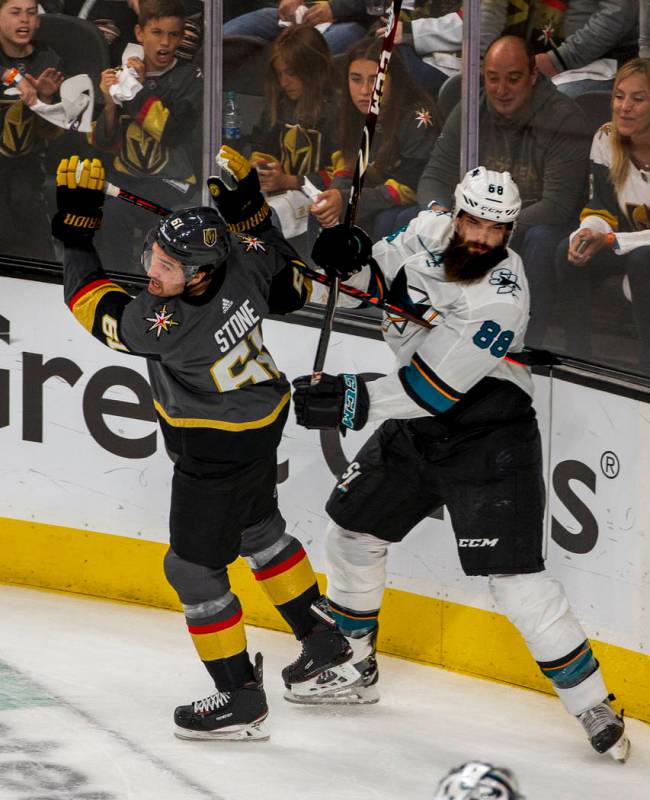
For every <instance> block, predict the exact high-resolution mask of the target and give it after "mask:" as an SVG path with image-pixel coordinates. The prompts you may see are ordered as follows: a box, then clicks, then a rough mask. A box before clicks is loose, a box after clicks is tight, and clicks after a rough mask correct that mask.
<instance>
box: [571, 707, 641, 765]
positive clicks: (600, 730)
mask: <svg viewBox="0 0 650 800" xmlns="http://www.w3.org/2000/svg"><path fill="white" fill-rule="evenodd" d="M613 699H614V696H613V695H610V696H609V698H607V699H605V700H603V702H602V703H598V705H595V706H593V707H592V708H589V709H587V711H584V712H583V713H582V714H579V715H578V719H579V720H580V722H581V723H582V726H583V728H584V729H585V730H586V731H587V736H588V737H589V740H590V742H591V746H592V747H593V748H594V750H595V751H596V752H597V753H609V754H610V756H611V757H612V758H613V759H614V760H615V761H619V762H620V763H621V764H623V763H625V762H626V761H627V759H628V756H629V755H630V740H629V739H628V738H627V736H626V735H625V722H624V721H623V714H621V715H620V716H619V715H618V714H617V713H616V712H615V711H614V709H613V708H612V707H611V705H610V704H609V701H610V700H613Z"/></svg>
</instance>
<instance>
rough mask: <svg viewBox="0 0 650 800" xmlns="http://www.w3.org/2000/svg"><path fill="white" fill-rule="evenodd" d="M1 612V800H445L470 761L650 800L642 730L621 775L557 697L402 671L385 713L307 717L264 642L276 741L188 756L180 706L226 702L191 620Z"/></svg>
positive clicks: (555, 783)
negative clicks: (176, 729)
mask: <svg viewBox="0 0 650 800" xmlns="http://www.w3.org/2000/svg"><path fill="white" fill-rule="evenodd" d="M0 609H1V614H0V642H1V643H2V644H1V648H0V799H1V800H248V798H251V799H252V798H260V800H293V799H294V798H300V800H375V799H377V800H379V798H381V799H382V800H389V798H390V800H427V799H428V800H430V798H431V797H432V794H433V787H434V786H435V784H436V783H437V780H438V779H439V778H440V777H441V776H442V775H443V774H444V773H445V772H446V771H447V770H448V769H449V768H450V767H451V766H454V765H457V764H459V763H461V762H463V761H465V760H468V759H485V760H489V761H492V762H493V763H496V764H500V765H505V766H508V767H510V768H511V769H513V770H514V771H515V773H516V774H517V775H518V777H519V780H520V783H521V787H522V790H523V792H524V794H525V795H526V797H527V798H528V800H561V799H563V798H570V799H571V800H573V798H575V799H576V800H601V799H602V800H612V798H613V797H620V798H623V799H624V800H648V798H649V797H650V727H649V726H647V725H645V724H643V723H641V722H638V721H636V720H630V721H629V723H628V730H629V734H630V738H631V739H632V748H633V752H632V756H631V758H630V761H629V762H628V763H627V764H626V765H624V766H621V765H619V764H616V763H615V762H614V761H612V760H611V759H610V758H609V757H598V756H597V755H596V754H595V753H594V752H593V751H592V750H591V748H590V746H589V744H588V743H587V741H586V738H585V736H584V734H583V731H582V728H581V727H580V725H579V723H578V722H577V721H575V720H573V719H571V718H570V717H568V716H567V714H566V713H565V712H564V710H563V709H562V707H561V706H560V704H559V702H558V701H557V700H555V699H553V698H551V697H549V696H545V695H541V694H538V693H535V692H529V691H526V690H523V689H517V688H514V687H511V686H506V685H501V684H496V683H492V682H488V681H483V680H478V679H475V678H471V677H467V676H463V675H457V674H454V673H450V672H446V671H444V670H440V669H435V668H433V667H427V666H422V665H418V664H413V663H409V662H405V661H401V660H399V659H394V658H389V657H386V656H381V657H380V672H381V679H380V689H381V694H382V699H381V701H380V703H379V704H377V705H375V706H366V707H361V708H358V707H357V708H354V707H345V708H335V709H331V708H327V707H318V708H313V707H302V706H295V705H291V704H289V703H287V702H286V701H284V700H283V699H282V682H281V679H280V669H281V667H282V666H283V665H284V664H286V663H287V662H289V661H290V660H293V658H294V657H295V655H296V653H297V651H298V646H297V644H296V642H295V641H294V640H293V639H292V638H291V637H289V636H287V635H286V634H281V633H274V632H272V631H266V630H262V629H260V628H249V629H248V639H249V647H250V650H251V652H253V651H254V650H255V649H261V650H262V651H263V653H264V656H265V662H264V666H265V678H266V680H265V685H266V690H267V694H268V700H269V707H270V709H271V712H270V715H269V718H268V720H267V722H266V725H267V726H268V729H269V731H270V733H271V739H270V740H269V741H267V742H187V741H180V740H178V739H176V738H175V737H174V736H173V734H172V728H173V726H172V711H173V708H174V706H175V705H177V704H179V703H186V702H189V701H191V700H194V699H197V698H199V697H203V696H204V695H206V694H209V693H210V691H211V687H210V683H209V679H208V677H207V673H205V671H204V669H203V667H202V666H201V664H200V663H199V661H198V659H197V658H196V656H195V654H194V651H193V648H192V646H191V643H190V641H189V637H188V636H187V633H186V631H185V627H184V622H183V618H182V616H181V615H180V614H178V613H173V612H168V611H161V610H157V609H150V608H144V607H139V606H131V605H126V604H119V603H112V602H108V601H102V600H95V599H90V598H83V597H78V596H72V595H66V594H59V593H54V592H45V591H39V590H35V589H27V588H23V587H15V586H0Z"/></svg>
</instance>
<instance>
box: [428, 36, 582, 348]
mask: <svg viewBox="0 0 650 800" xmlns="http://www.w3.org/2000/svg"><path fill="white" fill-rule="evenodd" d="M483 84H484V88H483V90H482V91H481V98H480V102H479V130H480V138H479V151H478V163H479V164H484V165H485V166H486V167H487V168H488V169H495V170H500V171H504V170H507V171H508V172H510V173H511V175H512V177H513V178H514V180H515V181H516V183H517V185H518V187H519V192H520V194H521V198H522V202H523V208H522V211H521V214H520V215H519V219H518V220H517V227H516V229H515V233H514V235H513V238H512V240H511V242H510V246H511V247H512V248H513V249H514V250H515V251H517V252H518V253H519V254H520V255H521V257H522V259H523V261H524V264H525V265H526V273H527V276H528V281H529V283H530V288H531V320H530V324H529V326H528V335H527V337H528V338H527V342H528V343H529V344H531V345H533V346H540V345H541V343H542V338H543V335H544V332H545V329H546V325H547V319H546V318H545V313H546V309H548V307H549V302H550V298H551V297H552V296H554V291H555V290H554V287H553V285H552V283H553V277H554V271H553V269H552V266H551V265H552V264H553V260H554V255H555V250H556V248H557V245H558V243H559V242H560V241H561V239H562V238H564V237H565V236H566V235H568V233H569V231H570V230H571V226H572V225H573V224H574V223H575V220H576V219H577V214H578V211H579V209H580V207H581V205H582V203H583V201H584V197H585V195H586V187H587V174H588V169H589V152H588V151H589V140H588V139H587V138H586V137H585V136H584V135H583V132H582V128H583V125H584V117H583V114H582V111H581V110H580V108H578V106H577V105H576V104H575V102H574V101H573V100H571V99H570V98H568V97H565V96H564V95H562V94H560V93H559V92H558V91H557V89H556V88H555V87H554V86H553V84H552V83H551V82H550V81H549V80H548V79H547V78H546V77H545V76H543V75H540V74H539V72H538V71H537V69H536V67H535V56H534V52H533V51H532V48H531V47H530V45H529V44H528V43H527V42H526V41H524V40H523V39H521V38H520V37H517V36H503V37H501V38H499V39H497V40H495V41H494V42H493V43H492V44H491V45H490V47H489V48H488V51H487V53H486V55H485V60H484V65H483ZM460 125H461V109H460V106H457V107H456V108H455V109H454V110H453V111H452V112H451V114H450V115H449V117H448V119H447V121H446V123H445V126H444V128H443V131H442V134H441V135H440V137H439V139H438V141H437V142H436V146H435V148H434V150H433V152H432V154H431V158H430V159H429V163H428V164H427V165H426V168H425V169H424V171H423V174H422V178H421V180H420V183H419V186H418V199H419V201H420V204H421V205H422V206H423V207H427V206H430V207H434V208H442V209H449V208H450V207H451V203H452V198H453V192H454V187H455V185H456V183H457V182H458V176H459V174H460V163H459V162H460Z"/></svg>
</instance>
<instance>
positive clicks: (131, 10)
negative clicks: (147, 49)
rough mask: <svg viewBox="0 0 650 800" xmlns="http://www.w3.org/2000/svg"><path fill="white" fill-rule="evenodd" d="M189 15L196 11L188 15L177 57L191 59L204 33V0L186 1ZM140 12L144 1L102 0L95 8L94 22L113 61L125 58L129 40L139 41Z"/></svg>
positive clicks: (93, 13)
mask: <svg viewBox="0 0 650 800" xmlns="http://www.w3.org/2000/svg"><path fill="white" fill-rule="evenodd" d="M183 5H184V6H185V13H186V14H188V15H189V14H193V15H196V16H193V17H192V18H189V17H186V19H185V29H184V31H183V38H182V39H181V41H180V44H179V45H178V47H177V48H176V58H180V59H183V60H185V61H191V60H192V59H193V58H194V56H195V55H196V52H197V50H198V48H199V45H200V42H201V36H202V32H203V30H202V12H203V9H202V5H203V4H202V3H197V2H195V1H193V0H185V2H184V3H183ZM139 13H140V0H124V2H123V3H116V2H115V0H99V2H98V3H95V5H94V6H93V7H92V9H91V12H90V17H89V19H90V21H91V22H94V23H95V25H96V26H97V27H98V28H99V30H100V31H101V32H102V34H103V36H104V39H106V43H107V44H108V48H109V51H110V56H111V63H113V64H118V63H119V62H120V59H121V58H122V53H123V52H124V48H125V47H126V46H127V44H129V42H134V41H135V32H134V29H135V26H136V24H137V22H138V14H139Z"/></svg>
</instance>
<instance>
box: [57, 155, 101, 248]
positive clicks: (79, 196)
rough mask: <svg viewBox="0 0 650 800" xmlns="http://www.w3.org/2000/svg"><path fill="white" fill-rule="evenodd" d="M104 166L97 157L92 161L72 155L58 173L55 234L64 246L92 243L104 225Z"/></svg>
mask: <svg viewBox="0 0 650 800" xmlns="http://www.w3.org/2000/svg"><path fill="white" fill-rule="evenodd" d="M103 204H104V167H103V166H102V162H101V161H99V159H97V158H93V160H92V161H89V160H88V159H87V158H86V159H84V160H83V161H80V160H79V156H70V158H64V159H62V160H61V161H60V162H59V166H58V168H57V170H56V207H57V212H56V214H55V215H54V217H53V219H52V235H53V236H54V237H55V238H57V239H60V240H61V241H62V242H63V243H64V244H72V245H74V244H83V243H88V242H90V241H92V238H93V236H94V235H95V231H97V230H99V228H100V227H101V224H102V206H103Z"/></svg>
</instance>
